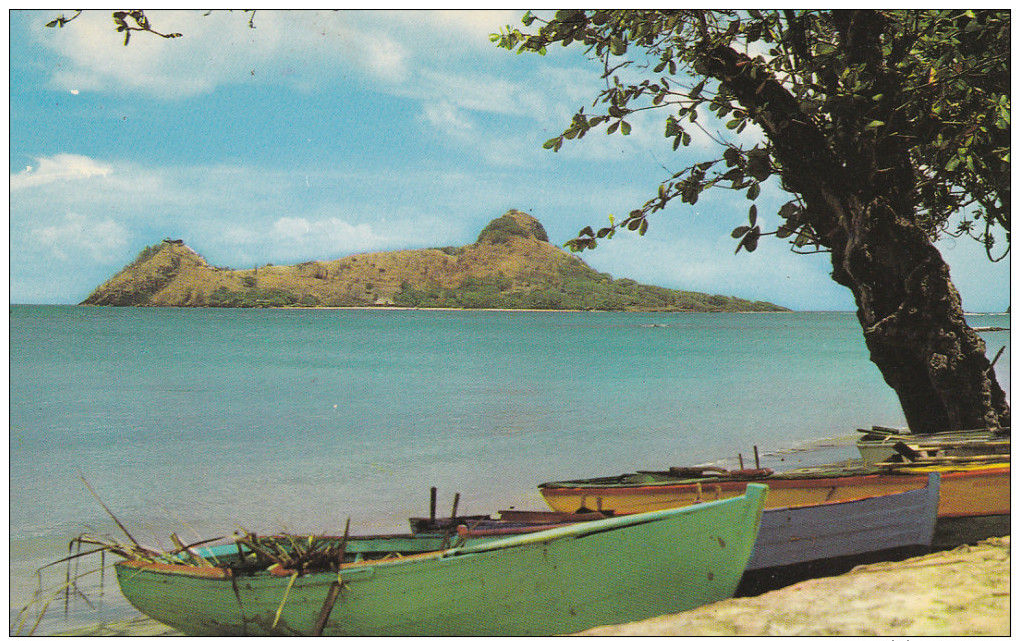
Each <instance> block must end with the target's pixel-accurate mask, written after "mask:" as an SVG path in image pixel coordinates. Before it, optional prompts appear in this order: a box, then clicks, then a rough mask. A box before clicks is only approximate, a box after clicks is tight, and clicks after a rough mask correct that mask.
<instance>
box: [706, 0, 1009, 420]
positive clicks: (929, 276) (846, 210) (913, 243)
mask: <svg viewBox="0 0 1020 641" xmlns="http://www.w3.org/2000/svg"><path fill="white" fill-rule="evenodd" d="M872 15H873V17H874V14H872ZM849 17H853V16H841V19H846V18H849ZM844 22H845V29H846V33H847V35H846V38H847V39H851V40H852V39H853V38H858V39H860V38H864V39H865V40H867V38H868V37H869V36H868V35H867V34H868V33H869V29H872V28H873V27H874V25H869V24H868V22H867V21H866V20H860V21H857V22H854V21H853V20H844ZM862 34H863V35H862ZM870 37H871V39H872V40H874V39H875V38H874V36H870ZM854 46H858V47H859V48H860V49H861V50H862V51H863V52H864V53H865V54H866V53H867V52H868V48H869V47H872V48H873V47H874V46H875V44H874V43H873V42H865V43H864V44H863V45H854ZM706 51H707V55H706V56H705V57H704V58H702V60H701V61H700V62H701V64H703V65H704V69H705V72H706V73H707V74H708V75H710V76H712V77H714V78H716V79H717V80H719V81H720V82H722V83H723V84H725V85H726V86H727V87H728V88H729V89H730V90H731V91H732V92H733V93H734V95H735V96H736V97H737V99H738V100H739V101H740V103H741V104H742V105H743V106H744V107H745V108H747V109H748V111H749V112H750V113H752V114H755V116H754V118H755V121H756V122H757V123H758V124H759V125H760V126H761V127H762V129H763V130H764V131H765V133H766V135H767V136H768V137H769V140H770V141H771V142H772V152H773V154H774V155H775V157H776V158H777V159H778V160H779V161H780V164H781V166H782V168H783V170H782V181H783V187H784V188H785V189H786V190H787V191H790V192H793V193H796V194H799V195H800V197H801V200H802V201H803V203H804V205H805V207H804V214H805V217H806V219H807V220H808V221H809V223H810V225H811V228H812V229H813V231H814V232H815V233H816V234H817V238H818V239H819V242H820V243H822V244H823V245H824V246H825V247H827V248H828V249H830V250H832V265H833V273H832V278H833V279H834V280H835V281H836V282H837V283H840V284H841V285H844V286H846V287H848V288H849V289H850V290H851V291H852V292H853V295H854V299H855V300H856V302H857V318H858V320H859V321H860V323H861V327H862V328H863V329H864V338H865V341H866V343H867V346H868V350H869V351H870V353H871V360H872V361H873V362H874V363H875V365H877V366H878V368H879V370H880V371H881V372H882V376H883V377H884V378H885V380H886V382H887V383H888V384H889V386H890V387H892V389H893V390H894V391H895V392H896V394H897V396H899V399H900V404H901V406H902V408H903V413H904V415H905V417H906V419H907V425H908V426H909V427H910V429H911V431H913V432H918V433H932V432H945V431H955V430H969V429H982V428H997V427H1005V426H1008V425H1009V420H1010V411H1009V405H1008V404H1007V402H1006V397H1005V394H1004V393H1003V391H1002V388H1001V387H1000V386H999V384H998V381H997V380H996V378H995V372H994V370H993V369H992V367H991V364H990V363H989V361H988V357H987V355H986V354H985V343H984V341H983V340H981V338H980V337H979V336H978V335H977V333H976V332H974V330H972V329H971V328H970V327H968V326H967V323H966V320H965V319H964V316H963V308H962V306H961V302H960V295H959V293H958V292H957V291H956V288H955V287H954V286H953V284H952V282H951V281H950V279H949V268H948V266H947V265H946V264H945V262H944V261H943V260H942V256H941V255H940V254H939V252H938V250H937V249H936V248H935V246H934V245H933V244H932V242H931V241H930V240H929V238H928V237H927V235H926V234H925V233H924V232H923V231H922V230H921V229H920V228H919V227H918V226H917V225H916V224H915V222H914V202H913V199H912V194H913V187H914V183H913V181H914V176H913V170H912V165H911V162H910V156H909V152H908V150H907V149H906V148H905V147H904V146H903V145H904V144H903V142H902V141H898V140H897V139H896V137H893V136H888V137H886V138H885V139H884V140H881V141H880V140H878V139H877V138H876V137H874V136H871V135H870V134H862V135H860V136H858V137H857V138H855V139H853V140H851V141H849V142H847V141H842V142H839V141H835V140H830V139H828V138H827V137H826V135H825V133H823V132H822V131H821V130H820V129H819V128H818V127H817V125H816V123H814V122H813V121H812V120H811V118H809V117H807V116H806V115H805V114H804V113H803V112H802V111H801V109H800V105H799V103H798V101H797V99H796V98H795V97H794V96H792V95H791V94H790V93H789V92H788V91H787V90H786V89H785V87H783V85H782V84H781V83H780V82H779V81H778V80H777V79H776V78H775V77H773V76H771V74H769V73H768V71H767V70H765V69H762V68H758V69H755V63H754V61H753V60H752V59H751V58H749V57H748V56H747V55H746V54H744V53H740V52H737V51H735V50H733V49H731V48H729V47H726V46H718V47H713V46H706ZM861 59H862V60H863V61H864V62H865V63H868V64H871V63H872V62H873V61H871V60H870V59H869V58H867V56H866V55H863V56H862V57H861ZM885 80H886V81H887V86H888V90H889V92H894V91H898V87H897V83H896V79H895V77H894V76H893V75H891V74H890V75H889V76H888V77H887V78H885ZM890 95H891V93H890ZM883 117H885V116H883ZM895 117H898V116H897V115H896V114H889V116H888V118H890V119H891V118H895ZM852 130H853V127H852V126H848V127H847V130H846V131H847V132H850V131H852ZM837 147H839V150H838V153H837Z"/></svg>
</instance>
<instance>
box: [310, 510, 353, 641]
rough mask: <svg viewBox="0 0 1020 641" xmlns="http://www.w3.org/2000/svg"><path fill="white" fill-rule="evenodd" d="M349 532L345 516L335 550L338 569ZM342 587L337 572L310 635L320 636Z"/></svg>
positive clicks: (348, 518) (349, 525)
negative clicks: (342, 537)
mask: <svg viewBox="0 0 1020 641" xmlns="http://www.w3.org/2000/svg"><path fill="white" fill-rule="evenodd" d="M350 532H351V518H350V517H347V525H346V526H344V539H343V541H341V543H340V549H339V551H338V552H337V557H338V559H339V560H338V562H337V568H338V569H339V568H340V567H341V566H343V564H344V554H346V553H347V536H348V534H350ZM342 587H343V578H341V576H340V574H339V572H338V573H337V575H336V581H334V582H333V583H330V584H329V590H328V591H327V592H326V600H325V601H324V602H323V604H322V610H320V611H319V618H318V619H316V620H315V629H313V630H312V636H316V637H321V636H322V631H323V629H325V627H326V622H327V621H329V615H330V614H332V613H333V606H334V605H336V599H337V597H338V596H340V588H342Z"/></svg>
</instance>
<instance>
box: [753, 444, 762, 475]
mask: <svg viewBox="0 0 1020 641" xmlns="http://www.w3.org/2000/svg"><path fill="white" fill-rule="evenodd" d="M754 469H756V470H760V469H761V463H760V462H759V461H758V446H757V445H755V446H754Z"/></svg>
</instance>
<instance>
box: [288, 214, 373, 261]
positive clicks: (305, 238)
mask: <svg viewBox="0 0 1020 641" xmlns="http://www.w3.org/2000/svg"><path fill="white" fill-rule="evenodd" d="M269 235H270V238H271V239H273V240H274V241H277V242H280V243H291V244H298V245H300V246H301V248H302V251H307V250H308V249H311V248H315V247H318V248H322V249H328V250H332V251H333V252H337V251H339V252H342V253H343V252H349V251H359V250H364V249H368V248H372V247H378V246H380V245H382V244H384V243H385V242H386V241H385V238H383V237H381V236H379V235H378V234H376V233H375V232H374V231H373V230H372V227H371V226H370V225H368V224H365V223H361V224H358V225H352V224H350V223H348V222H346V221H344V220H341V219H340V218H337V217H335V216H331V217H329V218H326V219H323V220H315V221H310V220H308V219H307V218H303V217H300V216H294V217H292V216H284V217H282V218H278V219H277V220H276V221H275V222H274V223H273V226H272V229H271V231H270V234H269Z"/></svg>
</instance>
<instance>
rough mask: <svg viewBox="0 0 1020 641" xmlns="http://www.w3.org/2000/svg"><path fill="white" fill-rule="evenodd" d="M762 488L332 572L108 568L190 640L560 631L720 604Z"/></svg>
mask: <svg viewBox="0 0 1020 641" xmlns="http://www.w3.org/2000/svg"><path fill="white" fill-rule="evenodd" d="M766 493H767V490H766V488H765V487H764V486H762V485H755V484H752V485H749V486H747V490H746V493H745V495H743V496H741V497H738V498H735V499H732V500H723V501H713V502H711V503H704V504H702V505H696V506H690V507H684V508H678V509H671V510H664V511H657V512H650V513H643V514H635V515H630V516H621V517H614V518H607V519H602V520H597V521H589V522H585V523H575V524H572V525H567V526H564V527H561V528H555V529H551V530H546V531H543V532H536V533H533V534H524V535H521V536H513V537H505V538H498V539H496V540H493V541H491V542H484V543H480V544H478V545H475V546H471V547H458V548H453V549H446V550H438V551H433V552H425V553H419V554H412V555H410V556H404V557H402V558H390V559H378V560H363V561H360V562H350V563H346V562H345V563H343V564H342V565H340V567H339V570H325V571H309V572H305V573H300V572H293V573H291V574H289V575H286V576H277V575H276V574H274V573H272V572H269V571H266V570H259V571H254V572H244V571H242V570H241V569H240V568H237V567H236V566H233V567H232V566H231V565H230V561H229V559H228V560H226V561H225V560H223V559H220V560H219V566H217V567H193V566H183V565H170V564H163V563H158V562H153V561H147V560H131V561H123V562H121V563H118V564H117V565H116V566H115V568H116V574H117V580H118V582H119V584H120V588H121V591H122V592H123V594H124V596H125V597H126V598H127V600H128V601H129V602H130V603H131V604H132V605H134V606H135V607H136V608H137V609H138V610H140V611H141V612H143V613H145V614H147V615H148V616H150V617H152V618H153V619H155V620H157V621H161V622H163V623H165V624H167V625H169V626H171V627H174V628H176V629H178V630H180V631H182V632H185V633H188V634H198V635H212V636H220V635H231V636H233V635H246V634H320V633H321V634H329V635H400V636H420V635H486V636H491V635H550V634H559V633H567V632H576V631H580V630H584V629H587V628H590V627H593V626H596V625H603V624H611V623H619V622H624V621H633V620H637V619H642V618H647V617H652V616H656V615H659V614H664V613H668V612H679V611H682V610H687V609H691V608H694V607H697V606H699V605H702V604H705V603H709V602H712V601H716V600H719V599H724V598H728V597H730V596H732V595H733V593H734V590H735V589H736V587H737V583H738V582H739V580H740V577H741V575H742V574H743V571H744V567H745V566H746V564H747V560H748V558H749V557H750V555H751V550H752V547H753V545H754V540H755V536H756V534H757V530H758V523H759V520H760V518H761V511H762V507H763V505H764V502H765V495H766ZM344 558H345V560H346V558H347V555H345V556H344ZM334 586H335V587H334Z"/></svg>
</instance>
